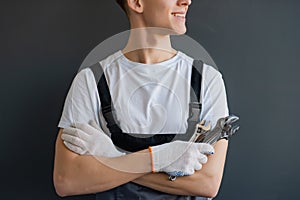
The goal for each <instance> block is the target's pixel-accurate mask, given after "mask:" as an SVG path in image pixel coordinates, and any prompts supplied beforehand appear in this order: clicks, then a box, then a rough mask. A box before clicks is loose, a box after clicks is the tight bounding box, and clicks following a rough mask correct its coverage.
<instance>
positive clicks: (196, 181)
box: [133, 140, 228, 197]
mask: <svg viewBox="0 0 300 200" xmlns="http://www.w3.org/2000/svg"><path fill="white" fill-rule="evenodd" d="M227 146H228V144H227V141H225V140H220V141H219V142H217V143H216V145H215V154H214V155H211V156H209V157H208V162H207V163H206V164H205V165H203V168H202V169H201V170H199V171H196V173H195V174H193V175H192V176H184V177H178V178H177V179H176V181H169V180H168V176H167V175H166V174H163V173H157V174H147V175H145V176H142V177H139V178H137V179H135V180H134V181H133V182H135V183H137V184H140V185H143V186H146V187H150V188H152V189H155V190H159V191H162V192H165V193H170V194H175V195H191V196H206V197H214V196H216V194H217V192H218V189H219V187H220V184H221V180H222V176H223V170H224V164H225V159H226V152H227Z"/></svg>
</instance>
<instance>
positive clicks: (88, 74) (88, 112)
mask: <svg viewBox="0 0 300 200" xmlns="http://www.w3.org/2000/svg"><path fill="white" fill-rule="evenodd" d="M99 111H100V101H99V96H98V91H97V85H96V83H95V78H94V75H93V72H92V71H91V70H90V69H89V68H86V69H83V70H81V71H80V72H79V73H78V74H77V75H76V77H75V78H74V80H73V82H72V85H71V88H70V90H69V92H68V94H67V97H66V100H65V104H64V108H63V112H62V116H61V119H60V121H59V124H58V127H60V128H67V127H70V126H71V125H74V124H76V123H89V122H90V121H91V120H94V121H96V122H97V123H98V124H99Z"/></svg>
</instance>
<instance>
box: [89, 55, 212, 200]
mask: <svg viewBox="0 0 300 200" xmlns="http://www.w3.org/2000/svg"><path fill="white" fill-rule="evenodd" d="M202 67H203V62H202V61H200V60H194V63H193V69H192V74H191V87H192V89H193V90H192V89H191V92H190V93H191V94H190V104H189V119H188V120H187V121H188V128H187V131H186V134H157V135H154V136H152V137H147V138H145V137H134V136H132V135H130V134H128V133H124V132H123V131H122V130H121V129H120V127H119V126H118V124H117V123H116V121H115V118H114V109H113V105H112V101H111V95H110V92H109V89H108V85H107V82H106V78H105V75H104V73H103V69H102V66H101V65H100V63H96V64H94V65H92V66H91V67H90V69H91V70H92V71H93V73H94V76H95V80H96V83H97V87H98V92H99V97H100V101H101V110H102V114H103V116H104V118H105V120H106V122H107V128H108V129H109V131H110V133H111V139H112V141H113V143H114V145H116V146H117V147H119V148H120V149H123V150H126V151H128V152H136V151H139V150H142V149H147V148H148V147H149V146H155V145H160V144H164V143H167V142H171V141H175V140H185V141H187V140H188V139H189V138H190V137H191V136H192V134H193V132H194V129H195V127H196V124H197V123H198V122H199V116H200V111H201V104H200V94H201V92H200V91H201V80H202V77H201V73H202ZM96 199H97V200H100V199H101V200H124V199H125V200H127V199H128V200H209V199H210V198H205V197H194V196H179V195H172V194H167V193H164V192H160V191H157V190H153V189H151V188H147V187H144V186H141V185H138V184H135V183H132V182H129V183H126V184H124V185H121V186H118V187H116V188H113V189H111V190H107V191H104V192H99V193H97V194H96Z"/></svg>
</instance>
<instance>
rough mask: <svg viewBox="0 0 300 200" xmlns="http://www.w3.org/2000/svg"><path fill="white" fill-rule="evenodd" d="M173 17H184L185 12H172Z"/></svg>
mask: <svg viewBox="0 0 300 200" xmlns="http://www.w3.org/2000/svg"><path fill="white" fill-rule="evenodd" d="M172 15H173V16H174V17H180V18H185V13H172Z"/></svg>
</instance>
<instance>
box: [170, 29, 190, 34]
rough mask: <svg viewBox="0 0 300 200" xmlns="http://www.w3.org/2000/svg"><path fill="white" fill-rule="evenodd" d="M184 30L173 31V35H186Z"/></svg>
mask: <svg viewBox="0 0 300 200" xmlns="http://www.w3.org/2000/svg"><path fill="white" fill-rule="evenodd" d="M186 30H187V29H186V28H184V29H183V28H182V29H174V30H173V31H174V35H184V34H185V33H186Z"/></svg>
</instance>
